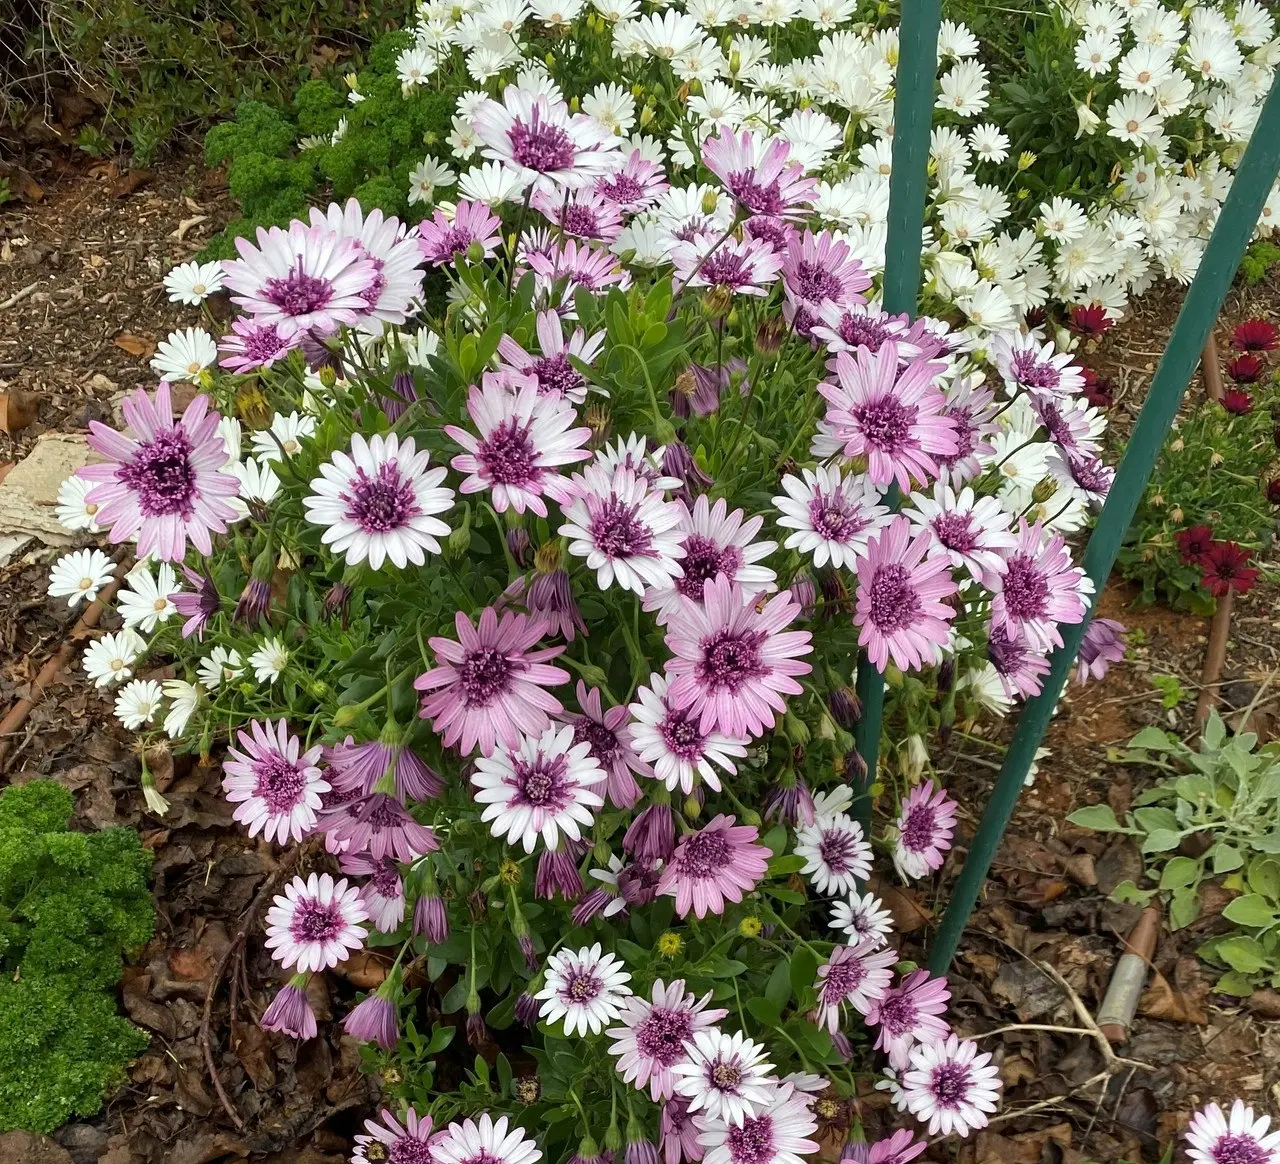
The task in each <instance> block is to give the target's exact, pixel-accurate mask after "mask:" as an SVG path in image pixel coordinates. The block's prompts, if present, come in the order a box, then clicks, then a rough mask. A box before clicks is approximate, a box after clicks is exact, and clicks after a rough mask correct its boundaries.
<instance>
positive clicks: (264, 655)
mask: <svg viewBox="0 0 1280 1164" xmlns="http://www.w3.org/2000/svg"><path fill="white" fill-rule="evenodd" d="M288 663H289V652H288V650H287V649H286V648H285V645H284V643H282V642H281V641H280V640H279V639H278V638H276V637H275V636H274V635H271V636H270V637H268V638H267V640H266V642H264V643H263V644H262V646H260V647H259V648H258V649H257V650H256V651H254V652H253V654H252V655H250V656H249V666H250V667H252V668H253V676H254V678H255V679H257V681H258V682H259V683H267V684H271V683H274V682H275V681H276V680H277V679H279V678H280V676H281V675H282V674H283V673H284V669H285V667H286V666H287V665H288Z"/></svg>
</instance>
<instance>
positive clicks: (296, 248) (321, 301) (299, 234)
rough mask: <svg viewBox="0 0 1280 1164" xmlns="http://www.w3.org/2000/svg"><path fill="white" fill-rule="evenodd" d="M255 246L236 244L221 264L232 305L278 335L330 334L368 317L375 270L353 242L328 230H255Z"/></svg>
mask: <svg viewBox="0 0 1280 1164" xmlns="http://www.w3.org/2000/svg"><path fill="white" fill-rule="evenodd" d="M257 239H258V245H257V246H256V247H255V246H254V245H253V243H251V242H250V241H249V240H248V239H246V238H237V239H236V250H237V251H239V253H240V257H239V258H238V259H229V260H227V261H225V262H224V263H223V264H222V270H223V274H224V277H225V284H226V287H227V289H228V290H230V291H231V292H232V293H233V294H232V296H231V299H232V302H234V303H236V304H237V305H239V306H240V307H241V308H243V309H244V311H246V312H247V313H248V314H250V315H252V316H253V317H254V320H255V322H256V323H258V324H275V325H276V326H277V327H278V328H279V330H280V334H282V335H285V336H292V335H297V334H298V333H300V332H305V331H312V330H315V331H319V332H332V331H337V329H338V327H339V326H340V325H342V324H344V323H345V324H351V325H355V324H357V323H359V322H360V321H361V319H363V318H365V317H367V315H368V312H369V300H368V296H369V293H370V291H371V289H372V288H373V286H374V284H375V283H376V281H377V278H378V271H377V266H376V265H375V263H374V261H373V260H372V259H371V258H369V256H368V255H367V254H366V253H365V250H364V247H363V246H362V245H361V244H360V242H359V240H358V239H354V238H344V237H342V236H341V235H339V234H337V233H336V232H334V231H332V230H330V229H329V228H328V227H327V226H307V225H306V224H305V223H302V222H297V221H295V222H293V223H291V224H290V226H289V228H288V229H287V230H282V229H281V228H280V227H278V226H273V227H271V228H270V229H269V230H267V229H264V228H263V227H258V233H257Z"/></svg>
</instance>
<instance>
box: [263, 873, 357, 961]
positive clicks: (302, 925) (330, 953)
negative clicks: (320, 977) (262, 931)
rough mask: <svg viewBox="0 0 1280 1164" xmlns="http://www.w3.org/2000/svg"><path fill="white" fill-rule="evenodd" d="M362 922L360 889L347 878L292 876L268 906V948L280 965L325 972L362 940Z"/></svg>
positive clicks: (349, 953)
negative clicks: (303, 877)
mask: <svg viewBox="0 0 1280 1164" xmlns="http://www.w3.org/2000/svg"><path fill="white" fill-rule="evenodd" d="M366 920H368V914H367V913H366V912H365V908H364V903H363V902H362V901H361V900H360V891H359V889H357V888H356V887H355V886H354V885H349V884H347V880H346V878H343V879H342V880H341V881H339V882H337V883H336V884H335V883H334V880H333V878H332V877H330V876H329V874H328V873H321V874H318V875H317V874H315V873H312V874H311V876H309V877H308V878H307V879H306V880H305V881H304V880H303V879H302V878H301V877H295V878H294V879H293V880H292V881H291V882H290V883H289V885H288V886H286V887H285V891H284V893H282V894H277V895H276V897H275V898H274V899H273V901H272V905H271V908H270V909H269V910H267V941H266V945H267V949H269V950H270V951H271V956H272V957H273V958H274V959H275V960H276V961H277V962H279V963H280V964H281V965H282V966H284V967H285V969H289V968H290V967H294V968H296V969H297V970H298V971H299V972H300V973H301V972H305V971H308V970H310V971H320V970H328V969H330V968H331V967H333V966H336V965H337V964H338V963H339V962H343V961H345V960H346V959H347V958H348V957H350V955H351V954H352V953H353V952H354V951H356V950H358V949H359V948H360V947H361V946H362V945H363V944H364V940H365V938H366V937H367V936H368V932H369V931H368V930H366V929H365V928H364V926H362V925H361V924H360V923H361V922H363V921H366Z"/></svg>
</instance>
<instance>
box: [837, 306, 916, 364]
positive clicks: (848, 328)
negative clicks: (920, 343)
mask: <svg viewBox="0 0 1280 1164" xmlns="http://www.w3.org/2000/svg"><path fill="white" fill-rule="evenodd" d="M910 326H911V319H910V317H909V316H908V315H906V314H905V313H904V314H902V315H890V314H889V313H888V312H886V311H884V310H883V309H882V308H880V307H876V306H874V305H872V304H860V303H853V304H839V303H835V302H829V303H823V304H822V305H821V306H820V307H819V308H818V310H817V318H816V319H815V320H814V321H813V324H812V333H813V338H814V339H816V340H818V341H819V342H820V343H823V344H825V345H826V346H827V347H828V348H830V349H831V351H833V352H854V351H857V350H858V348H867V349H869V350H870V351H872V352H878V351H879V350H880V349H881V348H882V347H884V345H885V344H886V343H888V342H889V341H890V340H893V341H894V342H895V343H896V344H897V345H898V359H899V360H907V359H914V358H915V357H916V356H918V355H920V349H919V348H918V347H916V345H915V344H913V343H911V342H910V341H909V340H908V339H907V333H908V330H909V329H910Z"/></svg>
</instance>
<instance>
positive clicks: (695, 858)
mask: <svg viewBox="0 0 1280 1164" xmlns="http://www.w3.org/2000/svg"><path fill="white" fill-rule="evenodd" d="M759 835H760V834H759V832H758V830H757V829H756V827H755V826H754V825H740V824H736V823H735V821H734V818H733V817H731V816H725V815H723V814H721V815H720V816H717V817H715V818H714V819H713V820H711V821H710V822H709V823H708V824H706V825H705V826H704V827H703V828H701V829H699V830H698V831H697V832H696V833H687V834H685V836H683V837H681V838H680V842H679V843H678V844H677V845H676V848H675V852H674V853H672V854H671V859H670V860H669V861H668V862H667V864H666V867H665V868H664V869H663V870H662V877H661V878H660V879H659V881H658V893H659V895H662V894H666V895H667V896H670V897H674V898H675V899H676V913H677V914H678V915H679V916H680V917H687V916H688V915H689V911H690V910H692V911H693V913H694V914H695V915H696V916H697V917H700V918H702V917H706V916H707V914H708V913H715V914H720V913H724V906H725V902H726V901H732V902H738V901H741V900H742V897H743V894H745V893H750V892H751V890H753V889H754V888H755V887H756V885H757V884H759V882H760V879H761V878H762V877H763V876H764V874H765V870H766V868H767V867H768V864H769V855H770V854H769V850H768V849H766V848H765V847H764V846H763V845H761V844H758V843H757V838H758V837H759Z"/></svg>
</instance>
